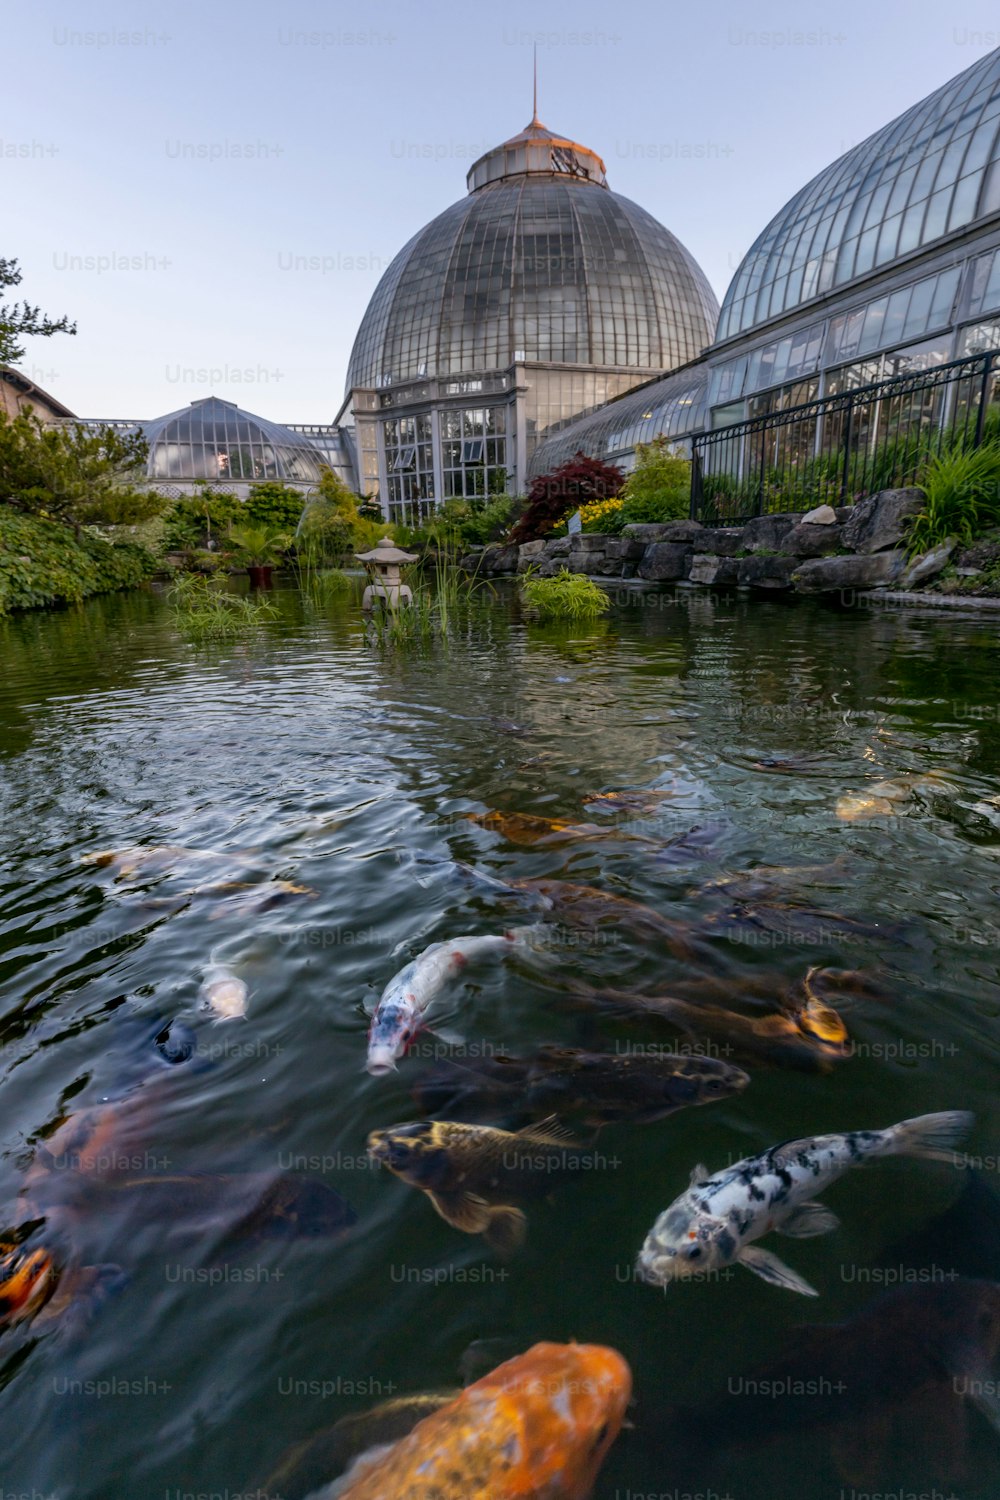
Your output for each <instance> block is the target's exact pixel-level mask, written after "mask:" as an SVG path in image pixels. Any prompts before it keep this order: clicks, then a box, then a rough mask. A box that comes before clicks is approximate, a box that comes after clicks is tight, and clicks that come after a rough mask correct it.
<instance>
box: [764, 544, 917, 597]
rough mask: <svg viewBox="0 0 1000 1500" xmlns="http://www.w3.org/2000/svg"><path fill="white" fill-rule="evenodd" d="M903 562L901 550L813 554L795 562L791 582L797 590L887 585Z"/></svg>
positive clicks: (813, 591)
mask: <svg viewBox="0 0 1000 1500" xmlns="http://www.w3.org/2000/svg"><path fill="white" fill-rule="evenodd" d="M905 566H906V554H905V553H903V552H876V553H869V554H867V555H855V554H850V555H848V556H842V557H814V558H811V559H810V560H809V561H808V562H804V563H800V564H799V566H798V567H797V568H796V569H795V571H794V572H793V574H792V583H793V584H794V585H795V587H796V588H797V589H798V591H799V593H800V594H824V593H829V592H833V593H836V592H838V591H841V590H843V591H847V590H851V589H878V588H887V587H888V586H889V584H891V583H895V582H896V581H897V580H898V579H899V577H900V576H901V574H902V572H903V568H904V567H905Z"/></svg>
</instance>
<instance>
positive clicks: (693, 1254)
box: [687, 1245, 701, 1260]
mask: <svg viewBox="0 0 1000 1500" xmlns="http://www.w3.org/2000/svg"><path fill="white" fill-rule="evenodd" d="M700 1254H701V1246H700V1245H692V1246H691V1249H690V1250H689V1251H688V1253H687V1258H688V1260H697V1259H698V1257H699V1255H700Z"/></svg>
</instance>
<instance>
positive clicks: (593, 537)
mask: <svg viewBox="0 0 1000 1500" xmlns="http://www.w3.org/2000/svg"><path fill="white" fill-rule="evenodd" d="M611 540H612V538H611V537H609V536H605V535H602V534H601V533H600V532H597V531H591V532H587V533H586V534H584V533H583V532H582V531H578V532H577V534H576V536H571V537H570V539H569V550H570V555H571V556H572V554H573V553H574V552H606V551H607V546H608V543H609V542H610V541H611Z"/></svg>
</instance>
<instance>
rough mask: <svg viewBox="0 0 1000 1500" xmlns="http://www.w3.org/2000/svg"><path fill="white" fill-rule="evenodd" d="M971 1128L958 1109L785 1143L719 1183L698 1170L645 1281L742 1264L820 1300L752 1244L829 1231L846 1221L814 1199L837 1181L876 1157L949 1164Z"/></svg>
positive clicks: (645, 1259)
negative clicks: (770, 1236)
mask: <svg viewBox="0 0 1000 1500" xmlns="http://www.w3.org/2000/svg"><path fill="white" fill-rule="evenodd" d="M972 1121H973V1116H972V1115H971V1114H969V1113H968V1111H966V1110H950V1111H946V1112H944V1113H942V1114H934V1115H920V1116H919V1117H918V1118H917V1119H914V1120H904V1121H903V1122H902V1123H901V1124H899V1125H890V1126H889V1127H888V1128H887V1129H886V1130H851V1131H848V1132H847V1133H845V1134H840V1135H817V1136H807V1137H805V1138H804V1139H803V1140H800V1141H785V1142H783V1143H782V1144H781V1145H780V1146H772V1147H771V1149H770V1150H769V1151H763V1152H761V1154H760V1155H759V1156H748V1157H746V1158H745V1159H744V1160H743V1161H739V1162H737V1163H736V1165H735V1166H733V1167H728V1168H726V1169H725V1170H723V1171H721V1172H717V1173H716V1174H715V1175H714V1176H709V1174H708V1171H707V1169H706V1168H705V1167H702V1166H698V1167H695V1169H694V1171H693V1172H692V1173H691V1186H690V1187H689V1188H688V1189H687V1191H686V1192H684V1193H682V1194H681V1195H680V1197H679V1198H675V1200H674V1202H673V1203H671V1205H670V1207H669V1208H667V1209H665V1210H664V1212H663V1213H662V1214H660V1217H659V1218H658V1219H657V1221H656V1223H655V1224H654V1225H653V1227H652V1229H651V1230H650V1232H649V1234H648V1235H647V1236H646V1240H645V1243H644V1244H643V1247H642V1249H641V1250H640V1252H639V1258H638V1261H637V1263H636V1269H637V1271H638V1273H639V1275H640V1276H641V1277H642V1279H643V1280H644V1281H650V1282H652V1283H653V1284H654V1286H666V1285H667V1284H668V1283H669V1282H671V1281H678V1280H681V1279H682V1278H683V1277H686V1276H697V1275H700V1274H702V1273H704V1272H706V1271H718V1270H721V1269H722V1268H723V1267H725V1266H731V1265H734V1264H736V1263H737V1262H738V1263H739V1264H740V1265H743V1266H746V1268H747V1270H748V1271H753V1272H754V1273H755V1274H756V1275H757V1276H761V1277H763V1279H764V1280H765V1281H770V1282H771V1283H772V1284H773V1285H774V1286H781V1287H785V1288H787V1289H788V1290H789V1291H792V1292H802V1293H803V1295H805V1296H807V1297H816V1296H818V1293H817V1291H816V1289H815V1288H814V1287H811V1286H810V1285H809V1283H808V1281H806V1280H804V1278H803V1277H801V1276H800V1275H799V1274H798V1273H797V1272H796V1271H793V1270H792V1269H791V1268H790V1267H789V1266H786V1265H785V1264H784V1262H783V1261H781V1260H779V1259H778V1257H777V1256H776V1255H774V1254H772V1252H771V1251H770V1250H762V1249H760V1248H759V1247H758V1246H756V1245H754V1244H752V1243H751V1242H752V1241H753V1240H759V1239H760V1238H761V1236H762V1235H765V1234H769V1233H770V1232H771V1231H772V1230H774V1231H775V1233H777V1234H787V1235H792V1236H794V1237H796V1238H798V1239H808V1238H810V1237H811V1236H813V1235H817V1234H827V1233H828V1232H829V1231H830V1230H832V1229H836V1227H837V1225H838V1223H839V1222H840V1221H839V1220H838V1218H837V1216H836V1214H834V1213H832V1212H831V1211H830V1209H828V1208H824V1206H823V1205H822V1204H821V1203H816V1202H814V1201H813V1200H814V1199H815V1196H816V1194H817V1193H821V1192H822V1191H823V1189H824V1188H826V1187H828V1186H829V1184H830V1183H831V1182H835V1181H836V1180H837V1178H838V1177H841V1176H843V1174H844V1173H845V1172H846V1171H848V1170H849V1169H850V1168H851V1167H857V1166H860V1165H861V1164H862V1163H863V1162H866V1161H868V1160H870V1159H871V1158H872V1157H876V1156H921V1157H929V1158H931V1159H932V1160H936V1161H949V1162H950V1161H952V1160H953V1156H954V1149H955V1146H956V1144H957V1142H958V1141H959V1140H960V1139H961V1137H962V1136H963V1135H964V1134H965V1132H966V1131H967V1130H968V1129H969V1128H970V1126H971V1125H972Z"/></svg>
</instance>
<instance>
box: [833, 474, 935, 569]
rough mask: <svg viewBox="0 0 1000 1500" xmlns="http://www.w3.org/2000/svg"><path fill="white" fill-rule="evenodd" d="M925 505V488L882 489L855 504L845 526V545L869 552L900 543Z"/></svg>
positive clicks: (855, 550) (854, 550)
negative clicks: (908, 524)
mask: <svg viewBox="0 0 1000 1500" xmlns="http://www.w3.org/2000/svg"><path fill="white" fill-rule="evenodd" d="M923 507H924V492H923V490H918V489H913V488H911V489H903V490H879V492H878V494H877V495H869V496H868V498H867V499H865V500H859V501H858V503H857V505H855V506H854V507H853V509H852V511H851V516H850V519H849V520H848V521H847V522H846V524H845V526H844V546H845V547H850V549H851V551H852V552H863V553H866V554H868V553H871V552H885V551H887V550H888V548H890V547H896V546H898V545H899V543H900V542H901V541H902V540H903V537H904V535H905V532H906V523H907V521H909V520H910V519H911V518H912V517H913V516H915V515H916V514H917V512H918V511H921V510H923Z"/></svg>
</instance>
